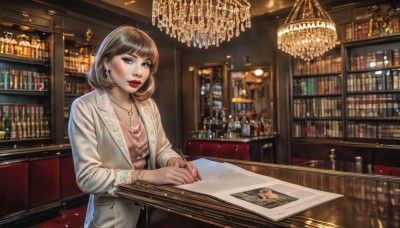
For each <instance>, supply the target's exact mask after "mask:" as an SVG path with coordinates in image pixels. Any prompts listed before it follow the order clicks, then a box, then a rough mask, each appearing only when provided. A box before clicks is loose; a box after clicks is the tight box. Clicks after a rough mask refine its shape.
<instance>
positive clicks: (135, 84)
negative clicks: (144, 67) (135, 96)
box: [128, 80, 142, 88]
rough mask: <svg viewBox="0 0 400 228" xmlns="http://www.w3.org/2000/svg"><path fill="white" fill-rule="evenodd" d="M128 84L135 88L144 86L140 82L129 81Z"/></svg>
mask: <svg viewBox="0 0 400 228" xmlns="http://www.w3.org/2000/svg"><path fill="white" fill-rule="evenodd" d="M128 83H129V86H131V87H135V88H137V87H139V86H140V85H141V84H142V82H141V81H139V80H132V81H128Z"/></svg>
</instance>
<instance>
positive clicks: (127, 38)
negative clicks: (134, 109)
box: [88, 26, 159, 101]
mask: <svg viewBox="0 0 400 228" xmlns="http://www.w3.org/2000/svg"><path fill="white" fill-rule="evenodd" d="M126 53H132V54H135V55H138V56H140V57H141V58H149V59H150V60H151V67H150V76H149V78H148V79H147V81H146V82H145V83H144V84H143V86H142V87H141V88H140V89H139V90H138V91H137V92H136V93H134V94H133V96H135V97H136V98H137V99H138V100H141V101H143V100H146V99H148V98H150V97H151V95H153V93H154V91H155V82H154V76H153V75H154V73H155V72H156V71H157V68H158V59H159V55H158V49H157V46H156V44H155V43H154V41H153V39H151V38H150V36H149V35H147V33H145V32H144V31H142V30H140V29H137V28H135V27H132V26H120V27H118V28H116V29H115V30H113V31H112V32H111V33H110V34H108V35H107V37H106V38H105V39H104V40H103V42H102V43H101V45H100V47H99V49H98V51H97V54H96V58H95V61H94V63H93V64H92V66H91V67H90V70H89V73H88V81H89V84H90V85H91V86H92V87H94V88H98V89H111V88H113V87H114V86H116V85H115V83H113V82H110V81H108V80H107V78H106V69H105V68H104V65H103V61H104V60H108V61H111V59H112V58H113V57H114V56H116V55H121V54H126Z"/></svg>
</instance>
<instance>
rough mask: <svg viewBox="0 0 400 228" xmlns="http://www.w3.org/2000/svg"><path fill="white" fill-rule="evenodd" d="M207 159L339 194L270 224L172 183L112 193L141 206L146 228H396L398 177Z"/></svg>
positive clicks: (398, 220) (399, 224) (398, 223)
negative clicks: (163, 225)
mask: <svg viewBox="0 0 400 228" xmlns="http://www.w3.org/2000/svg"><path fill="white" fill-rule="evenodd" d="M213 160H215V161H225V162H230V163H232V164H235V165H238V166H240V167H241V168H244V169H247V170H249V171H252V172H255V173H259V174H262V175H267V176H271V177H274V178H277V179H280V180H283V181H287V182H290V183H294V184H298V185H302V186H306V187H310V188H314V189H318V190H323V191H329V192H334V193H338V194H343V195H344V197H341V198H339V199H336V200H333V201H330V202H327V203H324V204H322V205H319V206H316V207H314V208H311V209H309V210H307V211H304V212H301V213H298V214H295V215H293V216H291V217H288V218H286V219H283V220H281V221H279V222H274V221H272V220H268V219H266V218H264V217H262V216H260V215H257V214H254V213H251V212H248V211H246V210H243V209H242V208H240V207H238V206H235V205H231V204H228V203H225V202H222V201H219V200H216V199H215V198H212V197H209V196H205V195H201V194H197V193H193V192H188V191H183V190H182V189H178V188H175V187H172V186H154V185H150V184H144V183H142V184H132V185H123V186H120V189H119V192H118V194H119V195H120V197H123V198H126V199H129V200H133V201H135V202H137V203H138V204H140V205H143V206H144V208H147V211H148V213H147V215H148V221H147V225H148V227H158V226H159V225H160V224H171V226H167V227H173V225H185V227H218V226H221V227H226V226H228V227H305V226H307V227H400V178H398V177H392V176H380V175H370V174H361V173H347V172H341V171H334V170H321V169H316V168H308V167H299V166H288V165H277V164H267V163H260V162H249V161H239V160H230V159H213ZM150 212H151V213H150ZM175 227H176V226H175Z"/></svg>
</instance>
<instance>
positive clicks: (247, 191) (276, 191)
mask: <svg viewBox="0 0 400 228" xmlns="http://www.w3.org/2000/svg"><path fill="white" fill-rule="evenodd" d="M193 162H194V163H195V165H196V167H197V168H198V170H199V172H200V174H201V176H202V178H203V180H202V181H199V182H195V183H193V184H185V185H180V186H177V187H178V188H181V189H185V190H189V191H193V192H197V193H202V194H206V195H210V196H213V197H216V198H218V199H221V200H223V201H226V202H229V203H232V204H235V205H237V206H239V207H242V208H245V209H247V210H250V211H253V212H255V213H257V214H260V215H263V216H265V217H267V218H269V219H272V220H274V221H279V220H281V219H284V218H286V217H288V216H290V215H293V214H296V213H299V212H301V211H305V210H307V209H309V208H311V207H314V206H317V205H319V204H321V203H324V202H327V201H330V200H333V199H336V198H338V197H341V196H342V195H339V194H335V193H329V192H324V191H319V190H315V189H311V188H307V187H303V186H300V185H296V184H291V183H289V182H285V181H281V180H278V179H276V178H272V177H267V176H264V175H260V174H256V173H253V172H250V171H247V170H245V169H242V168H240V167H238V166H235V165H232V164H229V163H226V162H223V163H220V162H214V161H210V160H207V159H204V158H202V159H198V160H195V161H193Z"/></svg>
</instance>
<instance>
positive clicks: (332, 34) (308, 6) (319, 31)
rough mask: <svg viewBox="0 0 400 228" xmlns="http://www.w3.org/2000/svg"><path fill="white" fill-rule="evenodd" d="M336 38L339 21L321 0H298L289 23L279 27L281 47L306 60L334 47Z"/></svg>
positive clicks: (279, 43) (287, 20)
mask: <svg viewBox="0 0 400 228" xmlns="http://www.w3.org/2000/svg"><path fill="white" fill-rule="evenodd" d="M336 41H337V33H336V25H335V22H333V21H332V19H331V17H330V16H329V15H328V13H327V12H326V11H325V10H324V9H323V8H322V6H321V5H320V4H319V2H318V0H296V3H295V5H294V7H293V9H292V11H291V12H290V14H289V16H288V17H287V18H286V21H285V23H284V24H283V25H282V26H280V27H279V28H278V48H279V49H281V50H282V51H284V52H286V53H289V54H290V55H293V56H294V57H300V58H302V59H304V60H306V61H310V60H312V59H313V58H315V57H318V56H321V55H322V54H324V53H325V52H326V51H328V50H330V49H332V48H333V47H334V46H335V45H336Z"/></svg>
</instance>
